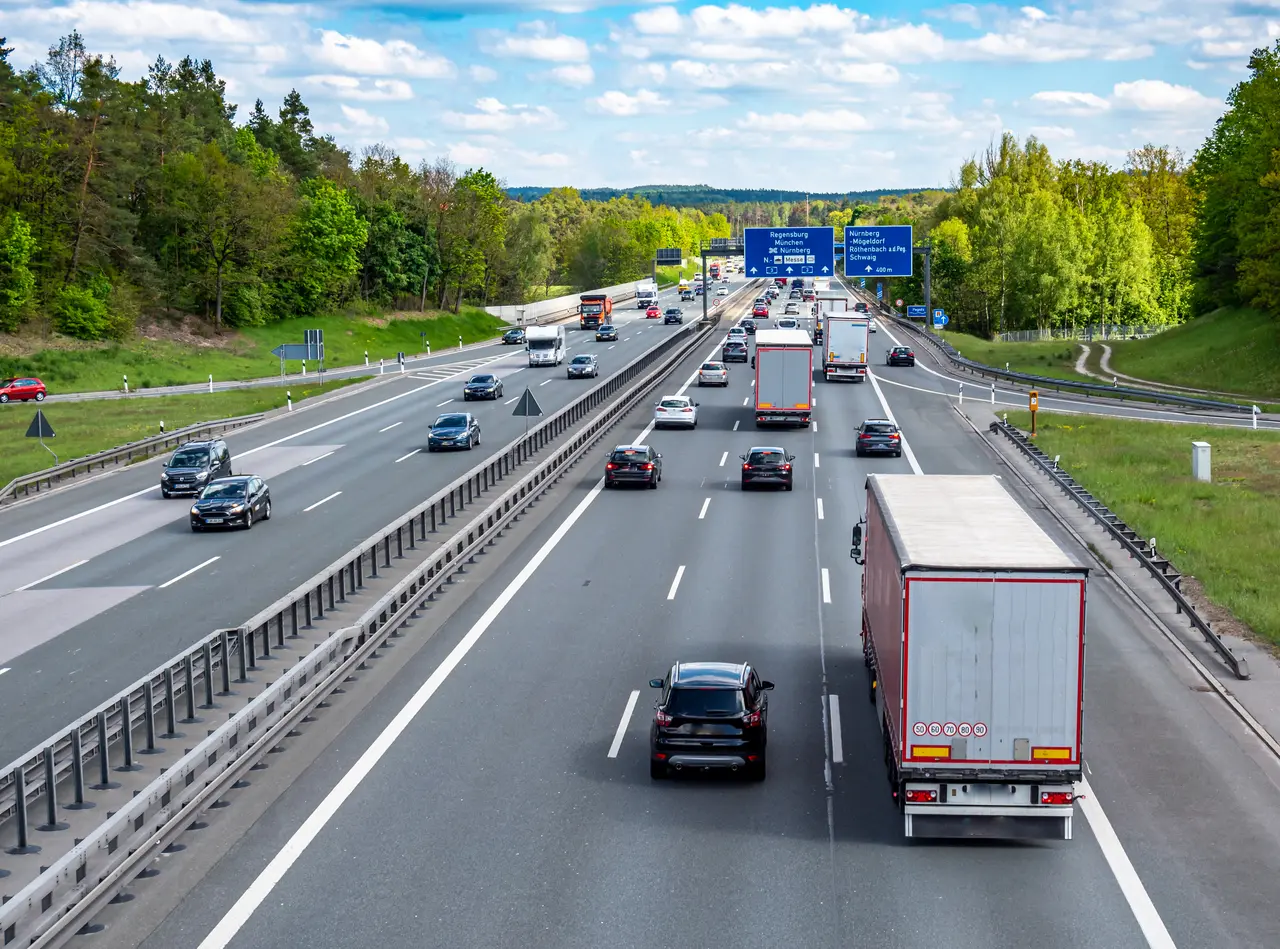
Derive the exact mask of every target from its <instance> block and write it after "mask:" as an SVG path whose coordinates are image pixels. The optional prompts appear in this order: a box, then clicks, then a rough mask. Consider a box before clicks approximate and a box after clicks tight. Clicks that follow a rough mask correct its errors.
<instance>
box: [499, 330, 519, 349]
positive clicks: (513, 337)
mask: <svg viewBox="0 0 1280 949" xmlns="http://www.w3.org/2000/svg"><path fill="white" fill-rule="evenodd" d="M523 342H524V330H507V331H506V332H505V333H503V334H502V345H503V346H515V345H518V344H520V343H523Z"/></svg>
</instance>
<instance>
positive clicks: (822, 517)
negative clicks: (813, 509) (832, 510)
mask: <svg viewBox="0 0 1280 949" xmlns="http://www.w3.org/2000/svg"><path fill="white" fill-rule="evenodd" d="M826 517H827V515H826V512H824V511H823V510H822V498H818V520H820V521H822V520H826Z"/></svg>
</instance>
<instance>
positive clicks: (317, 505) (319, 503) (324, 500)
mask: <svg viewBox="0 0 1280 949" xmlns="http://www.w3.org/2000/svg"><path fill="white" fill-rule="evenodd" d="M341 493H342V492H341V491H334V492H333V494H331V495H329V496H328V497H327V498H321V499H320V500H319V501H317V502H316V503H315V504H313V505H311V507H304V508H303V509H302V513H303V514H306V513H307V512H308V511H314V510H315V509H316V508H318V507H319V506H320V505H321V504H324V503H325V502H326V501H332V500H333V499H334V498H336V497H337V496H338V495H339V494H341Z"/></svg>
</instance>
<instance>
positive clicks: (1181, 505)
mask: <svg viewBox="0 0 1280 949" xmlns="http://www.w3.org/2000/svg"><path fill="white" fill-rule="evenodd" d="M1009 421H1010V422H1011V423H1012V424H1014V425H1016V426H1018V427H1019V428H1022V429H1024V430H1026V429H1029V428H1030V425H1031V419H1030V416H1029V414H1028V413H1026V412H1010V413H1009ZM1036 427H1037V430H1038V435H1037V438H1036V441H1037V443H1038V444H1039V446H1040V449H1041V450H1042V451H1044V452H1046V453H1048V454H1049V455H1050V456H1053V455H1061V456H1062V458H1061V461H1060V462H1059V464H1061V465H1062V467H1063V468H1065V469H1066V470H1067V471H1068V472H1070V473H1071V475H1072V477H1074V478H1075V479H1076V480H1077V481H1079V482H1080V483H1081V484H1083V485H1084V486H1085V487H1086V488H1088V489H1089V490H1090V491H1091V492H1093V493H1094V494H1095V495H1096V496H1097V497H1098V498H1099V499H1100V500H1101V501H1102V502H1103V503H1104V504H1106V505H1107V507H1109V508H1111V510H1113V511H1114V512H1115V513H1117V514H1118V515H1120V517H1121V518H1122V519H1123V520H1124V521H1125V522H1126V523H1128V524H1129V526H1130V527H1132V528H1133V529H1134V530H1136V531H1137V532H1138V533H1139V535H1140V536H1142V537H1154V538H1156V543H1157V545H1158V546H1159V548H1160V550H1161V552H1162V553H1164V555H1165V556H1166V557H1168V558H1169V559H1170V560H1171V561H1172V562H1173V563H1174V564H1175V565H1176V566H1177V568H1178V569H1179V570H1180V571H1182V572H1183V573H1186V574H1190V575H1192V576H1194V577H1195V578H1196V579H1197V580H1199V582H1200V583H1201V584H1202V585H1203V587H1204V591H1205V594H1206V596H1207V597H1208V598H1209V599H1210V600H1212V601H1213V602H1215V603H1217V604H1218V605H1220V606H1222V607H1225V608H1226V609H1228V610H1230V611H1231V613H1232V614H1233V615H1234V616H1235V617H1236V618H1237V619H1238V620H1240V621H1242V622H1243V623H1246V624H1247V625H1248V626H1249V627H1250V628H1251V629H1253V631H1254V632H1255V633H1257V634H1258V635H1259V636H1260V637H1262V638H1263V639H1265V640H1266V641H1268V642H1269V643H1271V644H1272V645H1280V597H1277V596H1276V595H1275V592H1274V578H1275V575H1276V573H1277V571H1278V570H1280V545H1278V544H1276V543H1275V538H1277V537H1280V434H1277V433H1273V432H1265V431H1251V430H1248V429H1223V428H1213V427H1210V426H1206V427H1205V428H1204V429H1203V430H1197V429H1196V427H1195V426H1194V425H1166V424H1160V423H1156V422H1133V421H1128V420H1122V419H1103V418H1089V419H1087V420H1084V419H1081V418H1080V417H1078V416H1064V415H1054V414H1052V413H1048V412H1041V413H1040V415H1039V417H1038V418H1037V420H1036ZM1192 441H1207V442H1209V444H1210V445H1211V446H1212V449H1211V450H1212V462H1213V463H1212V471H1213V481H1212V482H1211V483H1205V482H1199V481H1195V480H1193V479H1192V477H1191V442H1192Z"/></svg>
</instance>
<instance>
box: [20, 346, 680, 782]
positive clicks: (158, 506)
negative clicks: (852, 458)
mask: <svg viewBox="0 0 1280 949" xmlns="http://www.w3.org/2000/svg"><path fill="white" fill-rule="evenodd" d="M678 329H679V328H678V327H670V328H669V329H668V331H670V332H674V331H676V330H678ZM617 358H618V362H619V364H620V363H621V362H622V361H623V360H624V359H626V358H631V357H630V356H619V357H617ZM602 365H604V360H602ZM615 368H616V367H615ZM609 371H612V369H610V370H609ZM539 374H544V375H546V378H545V379H543V380H542V382H545V383H546V385H539V384H537V383H536V382H535V383H534V386H535V392H536V393H537V394H538V395H537V397H538V399H539V400H540V402H541V403H542V407H543V410H544V412H545V413H546V414H550V413H552V412H554V411H556V410H557V409H559V408H560V407H562V406H563V405H564V404H567V403H568V402H569V401H570V400H571V399H573V398H576V397H577V396H578V395H579V394H581V393H582V392H584V391H586V390H587V389H588V388H590V386H591V385H592V381H591V380H576V379H573V380H571V379H568V378H566V377H565V376H563V375H560V370H559V369H550V370H546V371H543V370H541V369H536V370H531V376H532V378H534V379H536V378H537V376H538V375H539ZM504 394H505V393H504ZM514 398H518V394H517V395H516V396H513V397H512V399H513V400H514ZM462 405H465V406H466V408H467V409H468V410H471V411H474V412H475V414H476V415H477V416H478V417H479V419H480V422H481V428H482V447H481V448H480V449H479V450H476V451H453V452H438V453H430V454H429V453H427V452H426V451H425V447H426V445H425V425H419V426H418V427H417V429H415V430H410V431H412V432H413V434H407V432H406V429H405V428H396V429H393V430H390V431H387V432H384V433H383V434H381V435H380V436H378V438H377V439H368V438H367V439H365V441H364V442H363V443H362V444H361V445H360V446H359V447H358V449H357V448H356V447H355V446H333V445H318V446H314V447H312V448H311V450H310V454H311V457H312V459H313V463H310V464H307V463H303V464H297V463H296V462H297V461H299V460H301V458H302V457H305V456H304V455H299V454H295V455H294V456H293V458H294V461H295V464H294V465H293V467H291V468H290V469H289V470H288V471H285V472H283V473H281V474H280V475H279V476H278V477H275V478H273V479H271V480H270V482H269V483H270V485H271V490H272V502H273V515H272V520H271V522H270V523H269V524H261V525H259V526H258V527H257V528H256V529H255V530H253V531H251V532H244V531H237V532H221V531H219V532H207V533H204V534H201V535H199V536H193V535H192V534H191V531H190V529H189V527H188V526H187V513H186V512H187V510H188V508H189V506H190V504H189V502H188V501H185V500H180V499H173V500H170V501H164V500H162V499H159V498H158V497H155V496H153V497H149V498H138V499H135V500H134V501H132V502H130V503H131V504H136V505H141V506H142V508H144V509H145V516H135V517H133V518H132V520H131V521H129V522H125V523H124V524H113V525H112V526H111V529H110V531H107V532H103V533H104V537H105V539H103V538H99V541H98V543H97V547H110V549H109V551H108V552H107V553H106V554H104V555H100V556H97V557H93V558H90V559H89V562H88V563H85V564H81V565H79V566H76V567H75V568H74V569H72V570H69V571H67V572H66V573H63V574H60V575H57V576H54V577H52V578H50V579H48V580H47V581H46V582H45V583H41V584H38V585H37V586H36V587H35V588H34V589H28V590H23V591H20V592H17V593H14V594H11V596H10V597H9V598H6V600H7V603H6V606H7V610H6V612H8V611H9V610H12V611H13V613H14V615H15V616H21V617H22V618H23V620H24V622H23V625H22V626H21V627H20V628H13V629H10V630H8V631H6V634H5V636H4V637H3V638H2V639H0V655H3V656H5V657H6V658H5V661H6V662H7V663H8V665H9V666H10V667H11V668H13V669H14V670H18V671H21V672H23V673H25V674H24V675H20V676H16V677H15V678H14V680H13V681H11V682H6V683H5V685H6V688H5V689H3V690H0V715H6V716H11V717H10V718H8V721H10V722H12V723H13V727H11V728H7V729H6V730H5V734H4V736H3V737H0V759H3V760H8V759H7V758H5V754H7V753H8V751H12V753H13V755H18V754H21V753H22V752H23V751H25V750H26V749H27V747H28V746H29V745H30V744H31V743H33V742H35V741H39V740H40V738H41V737H42V736H43V733H44V730H47V727H48V721H50V720H60V719H59V716H61V717H62V718H67V719H69V718H70V717H73V716H75V715H77V714H79V713H80V712H82V711H83V709H85V708H91V707H93V706H94V705H96V704H98V703H99V702H102V701H106V700H107V699H108V698H110V697H111V696H112V695H114V694H115V692H117V691H118V690H119V689H121V688H123V687H125V686H126V685H128V684H129V683H130V682H133V681H135V680H136V679H137V678H139V677H140V676H142V675H145V674H146V673H147V672H149V671H150V670H151V669H153V668H154V667H155V666H157V665H158V664H159V663H161V662H163V661H164V660H165V659H167V658H168V657H170V656H172V655H174V654H176V653H178V652H179V651H181V650H183V649H186V648H188V647H189V646H190V645H191V643H193V642H195V641H196V640H197V639H199V638H200V637H201V636H204V635H206V634H207V633H209V632H211V631H212V630H214V629H217V628H221V627H226V626H236V625H239V624H240V623H242V622H244V621H245V620H246V619H248V617H249V616H250V615H252V613H253V612H255V611H256V610H258V609H261V608H263V607H264V606H266V605H268V604H270V603H271V602H273V601H274V600H276V599H277V598H278V597H280V596H282V595H284V594H285V593H287V592H288V591H289V590H291V589H293V587H295V586H296V585H297V584H299V583H301V582H302V581H303V580H305V579H306V578H307V577H309V576H312V575H313V574H315V573H316V572H317V571H319V570H322V569H324V568H325V567H327V566H328V565H329V564H330V563H332V562H333V561H334V560H336V559H337V558H338V557H340V556H342V555H343V554H344V553H345V552H346V551H348V550H350V549H351V548H352V547H353V546H355V544H357V543H360V542H362V541H363V540H365V539H366V538H367V537H368V535H369V534H370V533H371V532H372V531H374V530H376V529H378V528H379V527H382V526H384V525H385V524H388V523H390V522H391V521H392V520H394V519H395V518H396V517H399V516H401V515H403V514H404V513H405V512H406V511H408V510H409V509H411V508H412V507H414V506H415V505H417V504H419V503H421V502H422V501H424V500H425V499H426V498H427V497H429V496H430V495H431V494H432V493H434V492H435V491H438V490H440V489H441V488H442V487H443V486H444V485H446V484H448V483H449V482H450V481H453V480H455V479H457V478H458V477H461V476H462V475H463V474H465V473H466V471H468V470H469V469H471V468H473V467H474V466H475V465H477V464H479V463H480V462H481V461H483V460H484V458H486V457H488V456H489V454H490V453H491V452H492V451H493V450H494V449H495V448H498V447H500V446H501V445H504V444H507V443H509V442H510V441H512V440H513V439H515V438H516V437H518V436H519V434H520V433H521V431H523V428H524V419H522V418H515V417H513V416H511V415H510V414H509V413H510V409H509V408H508V406H507V405H505V404H504V403H503V402H501V401H499V402H496V404H495V403H490V402H487V401H486V402H473V403H460V404H459V405H458V407H459V408H461V407H462ZM451 408H454V406H452V405H450V406H446V407H445V408H443V409H442V408H440V407H439V405H438V404H437V405H436V406H435V407H433V408H431V409H430V410H429V412H439V411H448V410H449V409H451ZM429 412H428V413H425V414H428V417H434V416H433V415H430V414H429ZM369 431H373V429H372V427H371V426H370V428H369ZM319 434H325V435H328V434H331V433H329V432H325V433H317V435H319ZM304 450H305V449H304V447H303V446H295V447H294V448H293V449H292V451H293V452H295V453H297V452H302V451H304ZM270 451H273V452H278V451H281V449H279V448H277V449H271V450H270ZM331 451H332V454H330V452H331ZM263 473H264V474H268V472H266V471H264V472H263ZM307 508H311V510H307ZM135 513H136V512H135ZM112 532H114V533H112ZM135 532H136V533H135ZM122 538H123V539H124V540H122ZM112 542H115V543H114V546H111V544H112ZM70 549H71V550H77V549H78V548H77V547H72V548H70ZM95 549H96V548H95ZM85 552H88V549H87V548H86V549H85ZM64 556H67V554H64ZM83 557H84V554H83V553H77V558H78V559H80V558H83ZM212 558H218V559H216V560H212ZM189 570H193V571H194V572H192V573H191V574H189V575H184V576H182V578H181V579H180V580H178V581H176V582H174V583H173V586H172V587H168V588H165V589H159V587H160V585H161V584H164V583H169V582H171V581H173V580H174V578H176V577H178V576H179V575H182V574H186V572H187V571H189ZM54 591H58V592H54ZM51 601H52V602H56V603H58V604H60V605H59V607H58V609H56V610H50V608H49V605H50V602H51ZM122 643H128V644H130V645H129V648H128V649H122V648H121V644H122ZM90 670H91V671H92V676H88V675H86V673H87V672H88V671H90ZM86 680H87V681H86ZM15 683H17V684H15ZM73 686H74V688H72V687H73ZM50 716H52V717H50Z"/></svg>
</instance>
